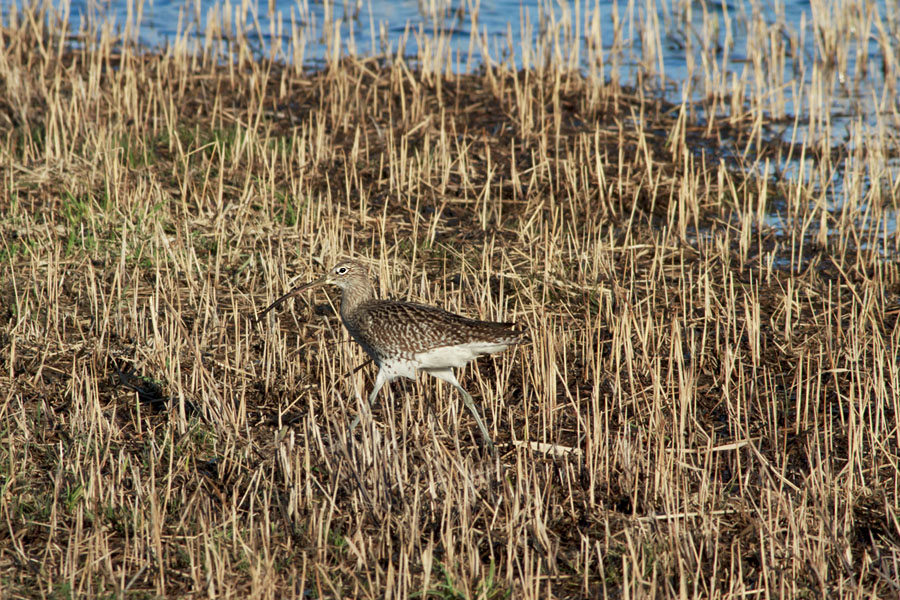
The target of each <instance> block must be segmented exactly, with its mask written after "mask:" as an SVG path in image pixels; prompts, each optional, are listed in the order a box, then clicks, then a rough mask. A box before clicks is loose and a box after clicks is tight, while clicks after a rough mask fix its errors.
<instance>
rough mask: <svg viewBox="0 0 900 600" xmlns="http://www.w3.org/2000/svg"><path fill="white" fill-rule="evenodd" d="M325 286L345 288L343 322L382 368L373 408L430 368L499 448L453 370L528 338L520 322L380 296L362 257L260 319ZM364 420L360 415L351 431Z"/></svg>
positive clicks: (338, 267) (297, 291) (296, 290)
mask: <svg viewBox="0 0 900 600" xmlns="http://www.w3.org/2000/svg"><path fill="white" fill-rule="evenodd" d="M323 285H335V286H337V287H339V288H340V289H341V308H340V313H341V320H342V321H343V322H344V326H345V327H346V328H347V331H348V332H349V333H350V336H351V337H352V338H353V339H354V340H355V341H356V342H357V343H358V344H359V345H360V346H362V348H363V350H365V352H366V354H368V355H369V357H371V359H372V360H373V361H374V362H375V364H376V365H377V366H378V375H377V376H376V377H375V387H374V388H373V389H372V392H371V393H370V394H369V406H370V407H371V406H372V403H373V402H374V400H375V397H376V396H377V395H378V392H379V391H380V390H381V388H382V387H383V386H384V385H385V384H386V383H388V382H390V381H391V380H393V379H396V378H397V377H407V378H409V379H415V377H416V372H417V371H424V372H426V373H428V374H430V375H433V376H434V377H437V378H438V379H440V380H442V381H446V382H447V383H449V384H450V385H452V386H453V387H455V388H456V389H457V390H459V393H460V394H462V397H463V400H465V403H466V406H467V407H468V408H469V411H471V413H472V416H473V417H475V422H476V423H477V424H478V428H479V429H480V430H481V435H482V436H483V437H484V441H485V443H486V444H487V445H488V447H490V448H492V449H493V442H492V440H491V436H490V434H489V433H488V430H487V427H485V425H484V421H483V420H482V419H481V414H480V413H479V412H478V408H477V407H476V406H475V401H474V400H473V399H472V396H471V395H470V394H469V393H468V392H467V391H466V390H465V389H463V387H462V386H461V385H460V384H459V381H457V379H456V375H455V374H454V373H453V369H454V368H459V367H464V366H465V365H466V364H468V363H469V362H470V361H472V360H475V359H476V358H478V357H479V356H482V355H485V354H493V353H495V352H501V351H503V350H506V348H508V347H509V346H511V345H513V344H517V343H520V342H524V341H526V340H527V336H526V332H525V331H524V330H521V329H516V328H515V324H514V323H496V322H493V321H477V320H474V319H467V318H466V317H462V316H460V315H456V314H453V313H450V312H447V311H445V310H442V309H440V308H437V307H434V306H427V305H424V304H415V303H412V302H397V301H394V300H379V299H377V298H376V297H375V289H374V287H373V286H372V282H371V281H370V280H369V275H368V272H367V271H366V268H365V267H364V266H363V265H362V263H360V262H358V261H356V260H344V261H341V262H339V263H338V264H336V265H335V266H334V267H332V269H331V270H330V271H329V272H328V274H326V275H325V276H323V277H321V278H319V279H317V280H316V281H313V282H311V283H307V284H305V285H301V286H298V287H295V288H294V289H292V290H291V291H290V292H288V293H287V294H285V295H284V296H282V297H281V298H279V299H278V300H276V301H275V302H273V303H272V304H270V305H269V306H268V307H267V308H266V309H265V310H264V311H262V312H261V313H260V314H259V316H258V317H257V319H256V321H257V322H259V321H260V320H262V318H263V317H265V315H266V314H267V313H268V312H269V311H271V310H272V309H273V308H275V307H276V306H278V305H279V304H281V303H282V302H284V301H285V300H287V299H288V298H291V297H293V296H297V295H299V294H301V293H303V292H305V291H307V290H309V289H312V288H315V287H319V286H323ZM358 423H359V417H356V419H355V420H354V421H353V423H352V424H351V426H350V430H351V431H352V430H353V428H354V427H355V426H356V424H358Z"/></svg>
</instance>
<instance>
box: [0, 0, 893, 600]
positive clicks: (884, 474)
mask: <svg viewBox="0 0 900 600" xmlns="http://www.w3.org/2000/svg"><path fill="white" fill-rule="evenodd" d="M694 4H696V3H694ZM701 4H704V3H702V2H701ZM814 4H815V3H814ZM837 4H839V5H840V6H841V7H842V8H841V10H838V9H835V10H833V11H831V12H828V11H824V10H822V9H817V10H816V11H814V12H816V15H817V21H816V28H817V29H816V31H817V32H818V35H820V37H821V43H820V44H819V48H820V52H819V53H818V54H817V55H815V56H812V57H806V58H805V60H807V62H808V63H809V64H808V65H807V66H808V68H809V69H810V72H811V73H812V74H813V76H812V77H810V78H808V79H803V80H802V81H798V82H797V83H796V86H795V88H790V89H785V87H784V86H783V85H782V82H783V81H784V80H785V79H790V77H789V75H786V74H785V73H784V72H783V68H784V64H785V63H786V61H785V59H784V57H785V56H788V55H791V52H793V51H794V48H795V46H794V45H792V44H791V40H792V39H794V38H792V37H791V33H790V30H789V24H786V23H784V22H776V23H767V22H764V21H761V20H760V21H754V20H753V18H752V12H750V13H748V14H749V16H748V17H747V21H746V23H747V24H748V25H746V26H748V27H756V28H758V31H757V30H754V31H756V33H758V34H759V35H754V36H753V37H752V39H753V40H755V41H754V42H753V43H751V44H748V47H747V48H744V49H743V51H745V52H746V53H747V57H746V60H747V63H746V64H747V68H746V69H745V70H744V71H742V72H725V71H724V70H722V69H719V68H718V67H717V66H716V65H717V62H716V61H717V60H721V51H722V49H721V48H718V49H717V48H713V47H711V48H709V61H708V62H707V63H705V64H704V65H703V66H702V68H701V66H698V67H697V69H698V72H702V73H705V74H706V76H704V77H705V78H701V79H702V82H703V85H702V86H701V88H702V94H701V95H700V96H701V100H698V101H696V102H686V103H684V104H681V105H673V104H670V103H667V102H666V101H664V100H662V99H660V95H659V94H658V93H654V90H653V89H650V88H652V86H650V85H649V84H648V86H647V87H646V88H645V87H643V86H641V85H638V86H637V87H627V86H623V85H622V84H621V83H620V82H619V81H618V80H617V78H616V77H615V76H614V73H616V72H617V69H616V68H615V67H616V65H612V64H609V62H608V61H607V62H604V60H603V50H602V47H599V46H598V47H597V48H595V49H594V52H596V56H594V57H590V56H589V57H583V56H582V57H580V58H578V61H576V62H575V63H573V60H572V58H571V56H570V55H569V54H566V53H565V52H557V51H556V50H559V49H563V50H565V49H567V48H568V49H570V48H571V47H570V46H567V45H566V44H565V43H563V42H560V40H563V41H564V39H565V35H563V33H565V31H567V30H566V27H569V28H570V29H571V24H569V25H566V23H556V24H555V25H554V26H555V27H558V29H557V30H556V31H557V32H563V33H557V34H555V37H554V34H553V31H554V30H552V29H548V30H547V31H549V32H550V33H549V34H547V32H545V34H544V36H543V37H541V38H540V39H539V41H538V42H535V47H534V48H533V49H532V51H531V52H530V53H526V54H527V56H529V57H531V58H530V59H529V64H528V65H527V66H524V67H522V68H516V67H515V66H511V65H510V64H509V63H505V62H503V61H496V62H487V63H482V64H480V66H472V67H471V68H459V67H460V65H465V59H464V58H463V59H460V58H459V57H458V56H457V55H452V53H450V52H449V51H448V50H447V46H446V44H445V43H444V42H443V41H442V38H441V36H440V35H435V36H433V37H427V36H424V37H422V42H421V44H420V45H419V53H418V55H416V56H404V55H402V53H386V54H382V55H378V56H348V55H343V56H341V55H339V53H335V54H334V55H333V56H332V57H331V58H329V60H328V61H327V63H326V64H324V65H321V66H320V68H316V69H306V70H305V69H303V68H302V66H301V65H295V64H288V63H285V62H283V61H280V60H277V59H275V60H271V59H267V58H265V57H259V56H257V55H255V54H254V53H253V52H252V51H251V50H250V49H249V47H248V45H247V42H246V40H243V39H241V38H237V39H227V40H226V39H225V37H224V34H223V33H222V31H221V30H217V29H215V26H214V25H210V27H211V30H210V31H208V32H207V33H206V37H205V38H204V39H209V40H212V42H210V43H208V44H206V45H203V44H201V45H200V47H199V48H193V47H191V45H190V44H189V43H188V40H187V39H186V38H185V39H179V40H176V41H175V43H173V44H172V45H171V46H170V47H168V48H165V49H161V50H148V49H146V48H141V47H139V46H136V45H134V44H132V43H130V42H128V40H127V39H123V38H121V37H117V36H116V35H114V34H113V32H112V31H111V30H102V31H98V32H95V33H96V35H95V36H92V37H89V38H80V42H79V43H77V44H73V41H72V36H71V35H70V34H71V32H70V31H68V29H67V28H66V24H65V21H64V20H60V19H59V18H57V16H55V14H54V13H53V11H52V10H51V9H49V8H48V7H46V6H43V5H37V6H33V7H27V8H24V9H21V10H20V11H19V12H16V10H15V9H14V8H12V9H10V10H11V12H7V13H6V14H5V15H4V20H3V23H2V27H3V28H2V31H0V37H2V44H0V82H2V83H0V86H2V95H0V431H2V434H0V435H2V443H0V482H2V485H0V515H2V517H0V522H2V527H0V539H2V543H0V587H2V590H3V591H2V595H3V596H4V597H8V598H15V597H38V596H44V597H46V596H51V597H83V596H98V597H113V596H115V597H162V596H170V597H176V596H184V595H191V596H207V595H208V596H210V597H254V598H256V597H271V598H287V597H298V598H300V597H302V598H347V597H359V598H397V597H399V598H403V597H410V596H412V595H413V594H416V595H417V597H421V598H485V599H497V598H507V597H510V598H517V599H518V598H588V597H590V598H598V597H613V598H619V597H649V596H654V597H670V596H679V597H690V596H702V597H719V598H746V597H783V596H793V597H821V596H822V595H824V594H835V595H840V596H842V597H843V596H849V597H863V596H864V597H875V596H892V597H896V596H897V593H898V584H897V582H898V580H900V572H898V571H900V569H898V564H900V562H898V561H900V525H898V523H900V521H898V508H900V502H898V486H900V475H898V462H900V450H898V442H900V363H898V354H900V352H898V347H900V339H898V338H900V327H898V322H897V318H898V312H900V310H898V308H900V273H898V265H897V262H896V258H897V252H898V249H900V234H898V231H897V226H896V224H897V223H896V215H897V209H898V199H900V191H898V190H900V181H898V178H897V173H898V171H897V164H898V163H897V159H898V144H897V142H898V139H897V132H898V131H900V122H898V111H897V104H896V87H895V86H896V82H897V81H898V62H897V59H898V55H897V48H898V43H897V39H898V32H900V24H898V18H897V15H896V14H893V13H890V14H879V13H878V11H877V10H874V9H870V8H865V7H868V6H869V5H868V4H867V3H864V2H851V1H847V2H841V3H837ZM704 6H705V4H704ZM711 15H712V16H711V17H710V19H713V18H718V19H720V20H719V21H717V23H719V24H720V26H723V27H724V26H731V25H730V23H731V21H728V20H727V19H725V20H722V18H721V15H719V16H718V17H716V16H715V12H714V11H713V12H711ZM470 16H471V15H470ZM591 18H593V17H591V16H590V14H586V15H585V16H584V23H583V25H582V27H583V28H584V32H585V33H584V35H588V34H589V33H590V23H591V22H592V21H591ZM596 18H601V16H600V15H598V16H597V17H596ZM638 25H639V26H640V27H643V29H639V31H638V32H637V33H635V37H637V38H639V39H641V40H643V41H644V46H643V48H644V50H643V51H644V52H645V53H646V57H647V64H646V65H645V68H646V70H647V72H648V73H650V72H651V71H652V70H653V68H654V60H653V48H654V46H653V44H652V43H649V42H652V41H653V40H657V39H659V31H658V28H659V27H660V24H659V23H658V22H656V21H654V20H653V19H646V20H644V21H640V22H639V23H638ZM579 31H580V30H579ZM476 32H477V28H476ZM846 32H853V33H852V34H851V33H846ZM702 33H703V32H697V36H698V38H697V39H702ZM476 35H477V33H476ZM548 40H550V41H548ZM553 40H556V42H557V43H556V45H554V43H553ZM626 42H627V38H623V39H622V40H617V41H616V43H626ZM294 43H295V44H297V45H298V46H299V45H301V43H302V41H299V40H294ZM473 45H476V44H473ZM860 47H865V48H867V50H866V52H867V53H871V56H870V59H869V61H868V63H866V64H865V65H864V66H862V67H855V68H859V69H868V70H869V71H871V70H874V69H876V64H877V69H878V70H880V78H881V79H880V81H881V82H882V84H881V87H880V88H879V89H880V90H881V95H880V96H876V97H875V100H874V104H875V106H876V107H877V110H875V111H866V112H865V113H864V114H863V113H860V114H850V115H849V116H848V115H847V114H844V115H843V117H842V118H843V119H844V120H843V121H842V123H844V124H845V125H846V127H844V130H845V131H846V135H845V136H843V137H840V138H837V137H833V136H832V131H833V123H832V120H833V118H834V116H833V111H832V110H831V109H832V107H834V106H835V105H837V104H839V103H843V102H845V101H846V100H847V97H848V95H852V94H855V93H857V91H856V90H859V89H861V86H862V87H864V86H865V82H866V81H867V78H868V75H867V74H866V73H865V72H863V73H859V72H853V71H847V70H846V69H845V68H844V67H845V66H846V65H847V61H846V56H848V55H851V54H854V53H857V54H858V51H859V48H860ZM879 53H880V54H879ZM792 58H793V59H796V58H797V57H796V56H792ZM582 61H583V62H582ZM573 64H574V66H575V67H577V66H578V65H579V64H583V65H587V66H585V67H583V68H573ZM854 64H855V65H859V61H857V62H856V63H854ZM842 65H843V66H842ZM779 69H782V70H779ZM651 79H652V78H651V77H649V76H648V77H646V78H644V79H642V81H644V80H645V81H650V80H651ZM847 82H850V83H849V84H848V83H847ZM853 82H856V83H855V85H856V86H857V87H856V88H853V85H854V83H853ZM848 86H849V87H848ZM695 92H696V90H695ZM860 94H861V92H860ZM842 105H843V104H842ZM343 256H352V257H356V258H360V259H363V260H365V261H366V262H367V264H368V265H369V268H370V271H371V273H372V274H373V275H375V276H376V277H377V278H378V282H379V283H378V286H379V292H380V293H381V294H382V296H384V297H392V298H397V299H403V300H414V301H417V302H424V303H428V304H434V305H438V306H441V307H443V308H445V309H447V310H451V311H453V312H456V313H460V314H464V315H467V316H470V317H477V318H482V319H491V320H509V321H517V322H518V323H519V324H520V325H522V326H524V327H527V328H528V329H529V330H530V332H531V334H530V335H531V339H532V343H531V344H530V345H526V346H522V347H518V348H516V349H515V350H511V351H508V352H506V353H504V354H501V355H496V356H494V357H491V358H486V359H482V360H480V361H479V362H478V363H477V364H474V365H472V366H470V367H469V368H468V369H467V370H466V371H465V372H464V373H463V374H462V376H461V381H462V383H463V385H464V386H465V387H466V389H468V390H469V391H470V392H471V393H472V394H473V396H475V398H476V399H477V400H478V401H479V402H480V405H481V408H482V410H483V415H484V417H485V421H486V423H487V425H488V427H489V429H490V433H491V435H492V437H493V439H494V441H495V442H496V443H497V446H498V456H497V457H492V456H491V455H490V453H488V452H486V451H485V450H484V448H483V447H482V446H481V444H480V439H479V434H478V431H477V428H475V427H474V422H473V421H472V419H471V417H470V415H469V414H468V413H467V412H466V411H465V410H463V409H462V403H461V401H460V398H459V396H458V395H457V394H456V392H455V391H453V390H452V389H450V388H449V386H442V385H436V384H435V382H434V381H433V380H430V379H429V380H420V381H418V382H415V383H406V384H404V383H401V382H395V383H394V384H392V389H391V392H392V393H391V394H390V396H387V395H385V396H383V397H382V402H381V403H380V404H379V405H378V406H377V407H376V409H375V411H374V418H373V419H372V420H371V422H369V423H368V424H366V425H365V426H364V427H362V428H360V429H359V430H357V432H356V433H355V435H354V436H353V437H352V438H351V437H348V435H347V424H348V423H349V422H350V420H352V418H353V417H354V416H355V415H356V414H357V412H358V410H359V409H360V403H361V402H362V401H363V400H362V398H365V395H366V393H367V390H369V389H371V386H372V381H373V377H374V369H373V368H372V367H364V368H362V369H359V370H356V368H357V367H358V366H360V365H361V364H362V363H363V362H364V355H363V354H362V352H361V351H360V350H359V349H358V348H357V347H356V346H355V345H354V344H352V343H351V342H350V341H349V339H348V337H347V335H346V333H345V332H344V330H343V329H342V327H341V324H340V321H339V319H338V318H337V316H336V315H335V312H334V302H335V301H336V299H337V295H336V294H335V293H329V292H318V293H315V294H311V295H309V296H308V297H307V298H306V299H302V300H296V301H294V302H291V303H288V304H286V305H285V306H284V308H282V309H280V310H279V311H277V313H276V314H275V316H270V317H268V318H267V320H266V321H265V322H264V323H261V324H254V323H253V322H252V319H253V317H254V316H255V314H256V313H257V312H258V311H259V310H260V309H262V308H263V307H265V306H266V305H267V304H268V303H269V302H271V301H272V300H273V299H275V298H277V297H278V296H280V295H281V294H282V293H284V292H285V291H287V290H288V289H289V288H290V286H291V285H292V284H294V283H296V282H298V281H302V280H306V279H312V278H314V277H318V276H319V275H321V274H322V272H323V269H324V268H326V267H327V266H328V265H330V264H332V263H333V262H334V261H335V260H336V259H338V258H340V257H343ZM364 423H366V422H365V421H364Z"/></svg>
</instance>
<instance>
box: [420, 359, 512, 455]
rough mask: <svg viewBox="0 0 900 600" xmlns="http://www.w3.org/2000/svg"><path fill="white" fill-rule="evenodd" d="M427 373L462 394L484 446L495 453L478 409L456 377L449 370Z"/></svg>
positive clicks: (435, 370)
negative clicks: (479, 431)
mask: <svg viewBox="0 0 900 600" xmlns="http://www.w3.org/2000/svg"><path fill="white" fill-rule="evenodd" d="M427 372H428V373H430V374H431V375H434V376H435V377H437V378H438V379H440V380H441V381H446V382H447V383H449V384H450V385H452V386H453V387H455V388H456V389H458V390H459V393H460V394H462V397H463V401H465V403H466V406H467V407H468V409H469V411H470V412H471V413H472V416H473V417H475V423H477V424H478V429H480V430H481V436H482V437H483V438H484V442H485V444H487V447H488V448H490V449H491V452H496V450H495V449H494V442H493V440H491V434H489V433H488V430H487V427H485V426H484V421H482V420H481V414H480V413H479V412H478V407H477V406H475V400H473V399H472V396H471V395H469V392H467V391H466V390H464V389H463V386H461V385H459V381H457V380H456V375H454V374H453V371H451V370H450V369H429V370H428V371H427Z"/></svg>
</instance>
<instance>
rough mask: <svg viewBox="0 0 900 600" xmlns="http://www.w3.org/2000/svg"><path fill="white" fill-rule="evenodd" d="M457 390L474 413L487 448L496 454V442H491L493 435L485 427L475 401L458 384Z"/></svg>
mask: <svg viewBox="0 0 900 600" xmlns="http://www.w3.org/2000/svg"><path fill="white" fill-rule="evenodd" d="M456 389H458V390H459V393H460V394H462V397H463V400H464V401H465V403H466V406H468V407H469V411H470V412H471V413H472V416H473V417H475V422H476V423H477V424H478V429H480V430H481V435H482V437H484V443H485V444H487V447H488V448H490V449H491V452H494V442H493V440H491V434H490V433H488V430H487V427H485V426H484V421H482V420H481V415H480V414H478V407H477V406H475V400H473V399H472V396H471V394H469V392H467V391H466V390H464V389H463V388H462V386H461V385H459V384H458V383H457V384H456Z"/></svg>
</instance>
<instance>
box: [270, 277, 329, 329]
mask: <svg viewBox="0 0 900 600" xmlns="http://www.w3.org/2000/svg"><path fill="white" fill-rule="evenodd" d="M326 283H328V276H327V275H325V276H323V277H319V278H318V279H316V280H315V281H312V282H310V283H305V284H303V285H300V286H297V287H295V288H294V289H292V290H291V291H289V292H288V293H287V294H285V295H284V296H282V297H281V298H279V299H278V300H276V301H275V302H273V303H272V304H270V305H269V306H267V307H266V309H265V310H264V311H262V312H261V313H259V314H258V315H257V316H256V319H254V321H253V323H254V325H255V324H256V323H259V322H260V321H262V320H263V317H265V316H266V315H267V314H269V311H271V310H272V309H273V308H275V307H276V306H278V305H280V304H281V303H282V302H284V301H285V300H287V299H288V298H293V297H294V296H299V295H300V294H302V293H303V292H305V291H306V290H309V289H312V288H314V287H319V286H320V285H325V284H326Z"/></svg>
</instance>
